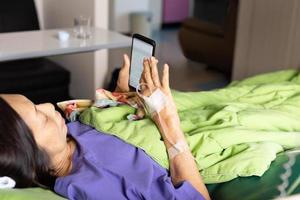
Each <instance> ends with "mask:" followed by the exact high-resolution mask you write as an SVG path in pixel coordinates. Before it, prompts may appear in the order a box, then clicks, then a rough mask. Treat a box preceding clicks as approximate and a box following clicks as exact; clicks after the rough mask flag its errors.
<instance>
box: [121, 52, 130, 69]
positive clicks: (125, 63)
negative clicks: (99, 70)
mask: <svg viewBox="0 0 300 200" xmlns="http://www.w3.org/2000/svg"><path fill="white" fill-rule="evenodd" d="M129 66H130V60H129V57H128V55H127V54H124V55H123V67H122V68H125V69H128V70H129Z"/></svg>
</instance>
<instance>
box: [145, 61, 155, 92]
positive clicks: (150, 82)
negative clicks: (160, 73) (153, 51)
mask: <svg viewBox="0 0 300 200" xmlns="http://www.w3.org/2000/svg"><path fill="white" fill-rule="evenodd" d="M143 76H144V77H143V78H144V80H145V81H146V84H147V86H148V87H149V89H151V90H152V89H153V88H154V84H153V80H152V76H151V71H150V60H149V59H147V58H146V59H144V71H143Z"/></svg>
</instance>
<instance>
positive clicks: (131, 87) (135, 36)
mask: <svg viewBox="0 0 300 200" xmlns="http://www.w3.org/2000/svg"><path fill="white" fill-rule="evenodd" d="M134 39H138V40H141V41H143V42H145V43H147V44H150V45H151V46H152V47H153V50H152V56H154V55H155V48H156V42H155V41H154V40H152V39H150V38H147V37H145V36H143V35H141V34H138V33H135V34H133V35H132V41H131V50H130V67H129V79H128V86H129V88H130V90H131V91H133V90H135V87H133V86H131V85H130V72H131V63H132V62H131V61H132V50H133V40H134Z"/></svg>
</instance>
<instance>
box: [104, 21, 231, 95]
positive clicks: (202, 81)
mask: <svg viewBox="0 0 300 200" xmlns="http://www.w3.org/2000/svg"><path fill="white" fill-rule="evenodd" d="M178 30H179V27H168V28H163V29H162V30H159V31H154V32H153V35H152V38H153V39H154V40H155V41H156V45H157V47H156V53H155V55H156V57H157V58H158V59H159V68H160V70H162V67H163V64H164V63H168V64H169V66H170V86H171V88H172V89H176V90H180V91H199V90H211V89H215V88H220V87H224V86H225V85H227V84H228V81H227V80H226V78H225V76H224V75H223V74H222V73H220V72H218V71H214V70H209V69H207V67H206V65H205V64H203V63H198V62H193V61H190V60H187V59H186V58H185V57H184V55H183V53H182V51H181V48H180V46H179V42H178V39H177V34H178ZM124 53H127V54H128V55H130V48H124V49H118V50H110V54H109V55H110V58H109V60H110V61H109V66H110V69H109V72H108V74H111V73H112V71H113V70H114V69H115V68H117V67H120V66H121V64H122V62H121V61H122V60H121V59H120V58H122V54H124ZM107 79H108V81H109V80H110V76H107Z"/></svg>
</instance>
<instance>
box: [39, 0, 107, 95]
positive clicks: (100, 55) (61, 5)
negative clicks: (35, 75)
mask: <svg viewBox="0 0 300 200" xmlns="http://www.w3.org/2000/svg"><path fill="white" fill-rule="evenodd" d="M36 2H37V8H38V9H39V12H38V13H39V16H41V20H40V24H41V25H42V27H43V28H45V29H52V28H63V27H72V26H73V19H74V17H75V16H79V15H86V16H91V17H92V19H93V20H92V24H93V25H95V26H96V27H101V28H106V29H107V28H108V11H109V0H101V1H99V0H84V1H83V0H36ZM70 7H71V8H70ZM52 59H53V60H54V61H55V62H57V63H59V64H61V65H62V66H64V67H65V68H66V69H68V70H69V71H70V72H71V85H70V93H71V96H72V97H74V98H93V97H94V91H95V89H96V88H98V87H103V86H104V84H105V76H106V74H107V68H108V55H107V51H106V50H102V51H97V52H94V53H82V54H75V55H64V56H56V57H53V58H52Z"/></svg>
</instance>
